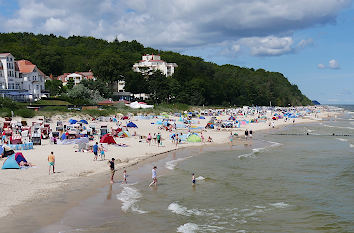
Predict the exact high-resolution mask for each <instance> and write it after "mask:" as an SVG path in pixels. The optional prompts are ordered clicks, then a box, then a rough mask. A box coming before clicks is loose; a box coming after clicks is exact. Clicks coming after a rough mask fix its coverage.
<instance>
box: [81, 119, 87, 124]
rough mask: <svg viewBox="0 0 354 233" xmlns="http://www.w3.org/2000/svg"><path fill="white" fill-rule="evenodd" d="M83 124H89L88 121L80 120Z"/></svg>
mask: <svg viewBox="0 0 354 233" xmlns="http://www.w3.org/2000/svg"><path fill="white" fill-rule="evenodd" d="M80 122H81V123H84V124H88V122H87V120H80Z"/></svg>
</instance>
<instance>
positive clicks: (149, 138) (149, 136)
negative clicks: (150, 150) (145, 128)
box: [147, 133, 152, 146]
mask: <svg viewBox="0 0 354 233" xmlns="http://www.w3.org/2000/svg"><path fill="white" fill-rule="evenodd" d="M151 139H152V138H151V133H149V135H148V136H147V142H148V143H149V146H150V145H151Z"/></svg>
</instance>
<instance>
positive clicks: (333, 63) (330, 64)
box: [328, 59, 339, 69]
mask: <svg viewBox="0 0 354 233" xmlns="http://www.w3.org/2000/svg"><path fill="white" fill-rule="evenodd" d="M328 67H329V68H331V69H339V63H338V62H337V61H336V60H335V59H332V60H330V61H329V62H328Z"/></svg>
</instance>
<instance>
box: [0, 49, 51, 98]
mask: <svg viewBox="0 0 354 233" xmlns="http://www.w3.org/2000/svg"><path fill="white" fill-rule="evenodd" d="M44 81H45V74H44V73H43V72H42V71H41V70H39V69H38V67H37V66H36V65H34V64H32V63H31V62H30V61H27V60H20V61H15V57H14V56H13V55H12V54H11V53H0V96H2V97H5V96H6V97H9V98H12V99H15V100H36V99H40V98H41V97H42V92H43V91H44Z"/></svg>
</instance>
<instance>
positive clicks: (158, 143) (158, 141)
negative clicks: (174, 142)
mask: <svg viewBox="0 0 354 233" xmlns="http://www.w3.org/2000/svg"><path fill="white" fill-rule="evenodd" d="M156 139H157V147H160V144H161V134H160V133H158V134H157V136H156Z"/></svg>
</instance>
